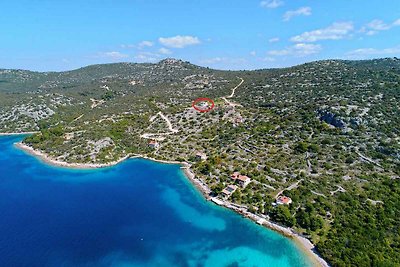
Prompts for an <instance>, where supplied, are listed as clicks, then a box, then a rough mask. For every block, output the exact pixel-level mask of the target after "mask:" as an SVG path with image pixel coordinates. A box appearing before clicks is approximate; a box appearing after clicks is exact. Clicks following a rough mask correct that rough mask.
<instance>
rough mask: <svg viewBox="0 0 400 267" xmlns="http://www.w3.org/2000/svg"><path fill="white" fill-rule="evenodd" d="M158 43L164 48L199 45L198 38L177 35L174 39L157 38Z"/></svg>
mask: <svg viewBox="0 0 400 267" xmlns="http://www.w3.org/2000/svg"><path fill="white" fill-rule="evenodd" d="M158 41H159V42H160V43H161V44H162V45H164V46H166V47H171V48H184V47H186V46H189V45H197V44H200V40H199V38H198V37H195V36H189V35H187V36H181V35H177V36H174V37H168V38H164V37H160V38H158Z"/></svg>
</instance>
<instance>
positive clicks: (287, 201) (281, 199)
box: [276, 196, 292, 204]
mask: <svg viewBox="0 0 400 267" xmlns="http://www.w3.org/2000/svg"><path fill="white" fill-rule="evenodd" d="M276 200H277V202H280V203H283V204H290V203H292V199H291V198H290V197H287V196H279V197H278V198H277V199H276Z"/></svg>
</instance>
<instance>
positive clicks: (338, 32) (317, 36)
mask: <svg viewBox="0 0 400 267" xmlns="http://www.w3.org/2000/svg"><path fill="white" fill-rule="evenodd" d="M353 30H354V26H353V23H352V22H336V23H333V24H332V25H330V26H329V27H327V28H323V29H318V30H314V31H309V32H304V33H302V34H300V35H297V36H294V37H292V38H290V40H291V41H292V42H316V41H320V40H340V39H343V38H345V37H347V36H349V34H350V33H351V32H352V31H353Z"/></svg>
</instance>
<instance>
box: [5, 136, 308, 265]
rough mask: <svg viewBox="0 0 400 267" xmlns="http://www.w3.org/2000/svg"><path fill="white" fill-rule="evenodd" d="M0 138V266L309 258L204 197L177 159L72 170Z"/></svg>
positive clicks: (289, 242) (248, 262) (304, 261)
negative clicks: (39, 157)
mask: <svg viewBox="0 0 400 267" xmlns="http://www.w3.org/2000/svg"><path fill="white" fill-rule="evenodd" d="M21 139H22V137H20V136H19V137H16V136H7V137H0V214H1V216H0V237H1V238H0V266H68V267H69V266H212V267H218V266H279V267H286V266H312V264H311V263H310V261H309V259H308V257H307V256H306V255H305V253H304V252H303V251H302V250H301V249H299V248H298V247H297V246H296V244H295V243H294V242H293V241H292V240H290V239H288V238H286V237H284V236H282V235H280V234H278V233H276V232H273V231H271V230H269V229H266V228H263V227H261V226H258V225H256V224H255V223H253V222H251V221H250V220H248V219H244V218H242V217H241V216H239V215H238V214H235V213H234V212H232V211H230V210H227V209H224V208H221V207H219V206H216V205H214V204H212V203H210V202H207V201H206V200H204V198H203V197H202V196H201V194H200V193H199V192H198V191H197V190H196V189H195V188H194V187H193V186H192V185H191V183H190V182H189V181H188V180H187V178H186V177H185V176H184V175H183V172H182V171H181V169H180V167H179V166H178V165H170V164H160V163H156V162H152V161H149V160H144V159H130V160H126V161H125V162H123V163H120V164H118V165H116V166H113V167H109V168H103V169H94V170H77V169H67V168H60V167H55V166H51V165H47V164H44V163H42V162H41V161H40V160H39V159H37V158H35V157H32V156H30V155H28V154H26V153H25V152H23V151H21V150H19V149H17V148H15V147H14V146H13V143H15V142H18V141H20V140H21Z"/></svg>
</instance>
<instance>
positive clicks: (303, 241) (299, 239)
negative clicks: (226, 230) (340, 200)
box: [0, 133, 329, 267]
mask: <svg viewBox="0 0 400 267" xmlns="http://www.w3.org/2000/svg"><path fill="white" fill-rule="evenodd" d="M19 134H20V135H22V134H27V133H19ZM1 135H2V134H0V136H1ZM3 135H6V134H3ZM10 135H11V134H10ZM14 145H15V146H16V147H17V148H19V149H21V150H23V151H25V152H27V153H28V154H30V155H32V156H35V157H38V158H39V159H40V160H42V161H44V162H46V163H49V164H51V165H55V166H60V167H66V168H78V169H96V168H105V167H111V166H114V165H117V164H119V163H121V162H123V161H125V160H126V159H129V158H143V159H147V160H151V161H155V162H159V163H164V164H178V165H180V166H181V170H182V171H183V173H184V175H185V176H186V177H187V178H188V179H189V181H190V182H191V183H192V185H193V186H195V187H196V188H197V190H199V191H200V192H201V194H202V196H203V197H204V198H205V199H206V200H207V201H212V202H213V203H215V204H216V205H219V206H222V207H225V208H228V209H230V210H232V211H234V212H236V213H238V214H240V215H242V216H243V217H245V218H248V219H250V220H252V221H253V222H255V223H257V224H259V225H261V226H264V227H266V228H268V229H270V230H273V231H275V232H278V233H280V234H282V235H284V236H285V237H287V238H290V239H291V240H293V242H295V243H296V245H297V246H298V248H299V249H301V250H302V251H303V252H304V253H305V254H306V255H307V257H309V259H310V261H311V262H312V263H315V264H318V265H319V266H323V267H329V264H328V263H327V262H326V261H325V260H324V259H323V258H322V257H321V256H320V255H319V254H318V253H317V252H316V251H315V246H314V244H313V243H312V242H311V241H310V240H309V239H307V238H305V237H303V236H301V235H300V234H298V233H296V232H294V231H293V230H292V229H291V228H287V227H283V226H281V225H278V224H276V223H273V222H271V221H269V220H267V219H266V218H263V217H261V216H259V215H256V214H254V213H251V212H249V211H247V209H246V208H244V207H240V206H239V205H236V204H234V203H231V202H229V201H225V200H221V199H219V198H216V197H211V196H210V193H211V190H210V188H209V187H208V186H207V185H206V184H205V183H204V182H203V181H202V180H201V179H198V178H196V175H195V174H194V173H193V172H192V171H191V169H190V167H191V164H190V163H188V162H179V161H168V160H159V159H155V158H151V157H148V156H145V155H131V154H128V155H126V156H125V157H122V158H120V159H118V160H116V161H112V162H109V163H98V164H96V163H68V162H64V161H60V160H57V159H55V158H52V157H50V156H48V155H47V154H45V153H44V152H41V151H37V150H35V149H33V148H32V147H30V146H28V145H25V144H23V143H22V142H18V143H15V144H14Z"/></svg>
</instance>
